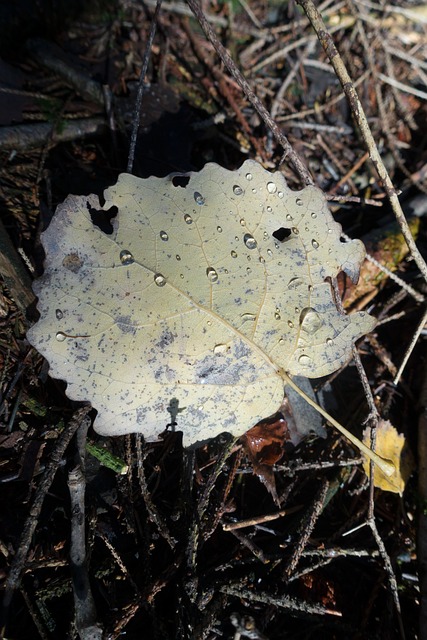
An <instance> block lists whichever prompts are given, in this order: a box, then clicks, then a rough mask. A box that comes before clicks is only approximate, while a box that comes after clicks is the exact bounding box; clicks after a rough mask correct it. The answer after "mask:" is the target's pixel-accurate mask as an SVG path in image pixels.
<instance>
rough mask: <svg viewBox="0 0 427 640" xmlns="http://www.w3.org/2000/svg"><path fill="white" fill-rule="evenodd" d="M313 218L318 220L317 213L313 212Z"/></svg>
mask: <svg viewBox="0 0 427 640" xmlns="http://www.w3.org/2000/svg"><path fill="white" fill-rule="evenodd" d="M311 217H312V218H313V220H314V219H315V218H317V213H315V212H314V211H313V212H312V214H311Z"/></svg>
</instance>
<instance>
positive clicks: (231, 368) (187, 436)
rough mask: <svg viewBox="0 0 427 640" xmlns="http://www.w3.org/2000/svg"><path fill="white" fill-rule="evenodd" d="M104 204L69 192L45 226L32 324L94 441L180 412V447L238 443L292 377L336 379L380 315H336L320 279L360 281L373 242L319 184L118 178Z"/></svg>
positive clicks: (263, 175) (259, 173) (153, 429)
mask: <svg viewBox="0 0 427 640" xmlns="http://www.w3.org/2000/svg"><path fill="white" fill-rule="evenodd" d="M104 197H105V204H104V205H103V206H102V207H101V206H100V203H99V201H98V198H97V197H96V196H94V195H91V196H88V197H86V196H84V197H79V196H70V197H68V198H67V200H66V201H65V202H64V203H63V204H62V205H60V206H59V207H58V209H57V212H56V214H55V216H54V218H53V220H52V223H51V225H50V227H49V228H48V229H47V231H45V232H44V233H43V234H42V242H43V245H44V248H45V252H46V264H45V273H44V275H43V276H42V278H40V279H39V280H38V281H37V282H36V284H35V287H34V290H35V293H36V294H37V295H38V297H39V303H38V309H39V311H40V316H41V317H40V320H39V321H38V323H37V324H36V325H35V326H34V327H32V328H31V329H30V331H29V332H28V339H29V341H30V342H31V344H33V345H34V346H35V347H36V348H37V349H38V350H39V351H40V352H41V353H42V354H43V355H44V356H45V357H46V358H47V360H48V361H49V363H50V368H51V375H52V376H53V377H56V378H60V379H63V380H66V381H67V383H68V388H67V395H68V396H69V397H70V398H71V399H73V400H86V401H87V400H89V401H90V402H92V404H93V406H94V407H95V408H96V409H97V411H98V416H97V418H96V421H95V429H96V431H98V433H100V434H104V435H121V434H125V433H131V432H135V431H139V432H142V433H144V436H145V437H146V438H147V439H156V438H158V435H159V433H161V432H162V431H163V430H164V427H165V425H166V424H167V423H170V422H171V415H172V413H173V415H174V416H175V417H176V422H177V426H178V429H180V430H182V431H183V442H184V445H186V446H188V445H189V444H192V443H197V442H200V441H203V440H206V439H207V438H211V437H214V436H215V435H217V434H218V433H221V432H223V431H228V432H231V433H233V434H234V435H236V436H240V435H241V434H242V433H244V432H245V431H246V430H247V429H248V427H250V426H251V425H253V424H254V423H256V422H258V421H259V420H261V419H262V418H264V417H265V416H268V415H272V414H273V413H275V412H276V411H277V410H278V409H279V407H280V405H281V403H282V400H283V393H284V380H285V379H286V375H287V374H285V372H287V373H288V374H294V375H302V376H306V377H318V376H323V375H327V374H329V373H332V372H333V371H335V370H336V369H337V368H339V367H340V366H341V365H342V364H343V363H345V362H346V361H347V360H348V359H349V358H350V357H351V351H352V346H353V342H354V340H355V339H357V338H358V337H359V336H361V335H362V334H363V333H366V332H368V331H370V330H371V329H372V328H373V326H374V324H375V321H374V319H373V318H371V317H370V316H369V315H368V314H366V313H363V312H360V313H354V314H351V315H349V316H347V315H343V314H341V313H340V312H338V311H337V308H336V306H335V303H334V301H333V298H332V294H331V287H330V284H329V283H328V282H327V278H332V277H335V276H336V275H337V274H338V273H339V272H340V271H342V270H344V271H345V272H346V273H347V275H349V276H350V277H351V278H352V279H353V280H357V277H358V272H359V267H360V263H361V261H362V259H363V256H364V248H363V245H362V243H361V242H360V241H357V240H355V241H351V242H341V241H340V234H341V227H340V225H339V224H337V223H336V222H335V221H334V220H333V218H332V215H331V213H330V211H329V209H328V206H327V201H326V199H325V197H324V194H323V193H322V191H320V190H319V189H318V188H316V187H314V186H308V187H306V188H304V189H303V190H301V191H291V190H290V189H289V188H288V187H287V185H286V182H285V179H284V177H283V175H282V174H281V173H279V172H278V173H274V174H271V173H269V172H268V171H266V170H264V169H263V168H262V167H261V165H259V164H258V163H256V162H254V161H251V160H248V161H246V162H245V163H244V164H243V165H242V167H241V168H240V169H238V170H235V171H227V170H225V169H223V168H221V167H219V166H218V165H215V164H208V165H206V166H205V167H204V169H202V170H201V171H200V172H198V173H189V174H186V175H171V176H167V177H166V178H153V177H152V178H148V179H141V178H137V177H135V176H131V175H128V174H122V175H121V176H120V177H119V180H118V182H117V184H116V185H115V186H113V187H110V188H109V189H107V190H106V192H105V194H104ZM172 408H173V411H172Z"/></svg>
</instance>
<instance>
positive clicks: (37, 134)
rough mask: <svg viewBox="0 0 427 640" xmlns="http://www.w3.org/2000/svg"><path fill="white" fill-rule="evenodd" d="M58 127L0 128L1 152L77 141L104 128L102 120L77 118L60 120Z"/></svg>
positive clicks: (104, 124)
mask: <svg viewBox="0 0 427 640" xmlns="http://www.w3.org/2000/svg"><path fill="white" fill-rule="evenodd" d="M59 124H60V126H55V125H54V124H50V123H49V122H37V123H33V124H17V125H13V126H10V127H0V149H1V150H2V151H8V150H9V151H28V150H29V149H37V148H39V147H43V146H44V145H45V144H46V140H49V136H50V137H51V139H50V140H49V142H50V146H52V147H53V146H54V145H55V144H58V143H59V142H70V141H73V140H79V139H80V138H85V137H86V136H93V135H98V134H99V133H100V132H101V131H102V130H103V129H104V128H105V126H106V122H105V120H104V118H99V117H97V118H79V119H77V120H62V121H61V122H60V123H59Z"/></svg>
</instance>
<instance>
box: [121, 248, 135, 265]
mask: <svg viewBox="0 0 427 640" xmlns="http://www.w3.org/2000/svg"><path fill="white" fill-rule="evenodd" d="M120 262H121V263H122V264H132V262H133V255H132V254H131V252H130V251H128V250H127V249H123V251H120Z"/></svg>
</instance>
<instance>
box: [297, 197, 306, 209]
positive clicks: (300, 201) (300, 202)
mask: <svg viewBox="0 0 427 640" xmlns="http://www.w3.org/2000/svg"><path fill="white" fill-rule="evenodd" d="M295 204H297V205H298V206H299V207H302V205H303V204H304V202H303V201H302V200H301V198H297V199H296V200H295Z"/></svg>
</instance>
